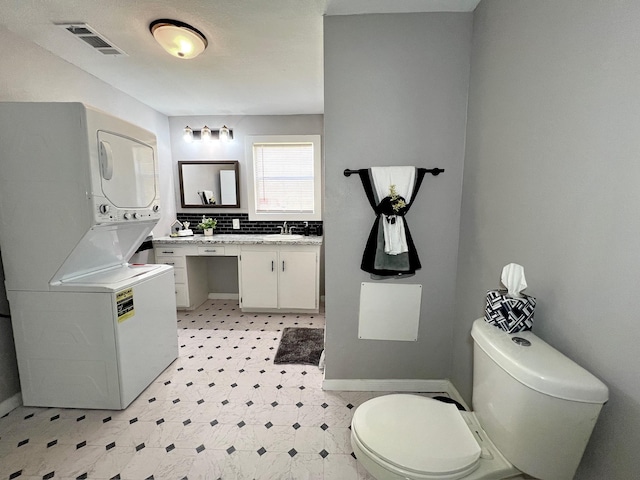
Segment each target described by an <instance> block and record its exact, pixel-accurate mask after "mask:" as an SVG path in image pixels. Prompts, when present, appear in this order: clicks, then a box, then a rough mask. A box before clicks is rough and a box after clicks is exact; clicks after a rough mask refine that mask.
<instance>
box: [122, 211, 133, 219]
mask: <svg viewBox="0 0 640 480" xmlns="http://www.w3.org/2000/svg"><path fill="white" fill-rule="evenodd" d="M124 219H125V220H131V214H130V213H129V212H127V213H125V214H124Z"/></svg>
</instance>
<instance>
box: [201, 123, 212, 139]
mask: <svg viewBox="0 0 640 480" xmlns="http://www.w3.org/2000/svg"><path fill="white" fill-rule="evenodd" d="M200 140H202V141H203V142H208V141H210V140H211V129H210V128H209V127H207V126H206V125H205V126H204V127H203V128H202V130H200Z"/></svg>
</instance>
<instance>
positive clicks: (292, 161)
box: [253, 143, 314, 213]
mask: <svg viewBox="0 0 640 480" xmlns="http://www.w3.org/2000/svg"><path fill="white" fill-rule="evenodd" d="M253 162H254V180H255V193H256V199H255V202H256V212H263V213H269V212H298V213H313V210H314V204H313V143H256V144H254V145H253Z"/></svg>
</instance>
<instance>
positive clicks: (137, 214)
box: [133, 212, 140, 220]
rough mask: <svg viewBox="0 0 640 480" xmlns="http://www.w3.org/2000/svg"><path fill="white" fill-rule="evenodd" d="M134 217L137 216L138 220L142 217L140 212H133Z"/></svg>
mask: <svg viewBox="0 0 640 480" xmlns="http://www.w3.org/2000/svg"><path fill="white" fill-rule="evenodd" d="M133 218H135V219H136V220H137V219H139V218H140V214H139V213H138V212H136V213H134V214H133Z"/></svg>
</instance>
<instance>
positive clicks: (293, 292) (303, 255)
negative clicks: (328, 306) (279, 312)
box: [278, 251, 318, 308]
mask: <svg viewBox="0 0 640 480" xmlns="http://www.w3.org/2000/svg"><path fill="white" fill-rule="evenodd" d="M317 264H318V260H317V254H316V252H293V251H281V252H280V261H279V262H278V276H279V282H278V283H279V291H278V307H280V308H316V306H317V299H316V292H317V288H316V282H317V272H316V268H317Z"/></svg>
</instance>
